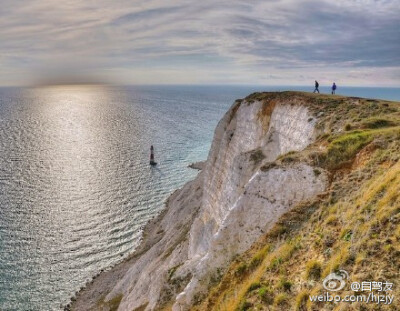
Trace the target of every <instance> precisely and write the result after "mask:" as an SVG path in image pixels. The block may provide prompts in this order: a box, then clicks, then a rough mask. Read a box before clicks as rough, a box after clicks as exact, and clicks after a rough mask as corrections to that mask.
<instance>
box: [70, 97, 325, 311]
mask: <svg viewBox="0 0 400 311" xmlns="http://www.w3.org/2000/svg"><path fill="white" fill-rule="evenodd" d="M276 94H279V93H276ZM291 98H292V97H290V96H285V97H280V96H278V95H276V96H274V95H273V94H271V96H270V97H269V98H268V100H265V101H252V100H241V101H237V102H235V104H234V105H233V106H232V107H231V108H230V110H229V111H228V112H227V113H226V114H225V116H224V117H223V119H222V120H221V121H220V122H219V124H218V126H217V128H216V131H215V135H214V140H213V143H212V146H211V150H210V152H209V155H208V159H207V162H206V165H205V167H204V169H203V170H202V171H201V172H200V173H199V175H198V176H197V178H196V179H195V180H194V181H192V182H190V183H188V184H186V185H185V186H184V187H183V188H182V189H180V190H178V191H176V192H175V193H174V194H173V195H172V196H171V197H170V198H169V200H168V202H167V207H166V210H165V211H164V212H163V213H162V215H160V216H159V217H158V218H157V220H155V221H153V222H152V223H151V224H149V225H148V227H147V229H146V232H145V236H144V241H143V244H142V246H141V247H140V248H139V250H138V251H137V252H138V253H137V254H136V256H134V257H132V258H131V259H130V260H129V261H127V262H124V263H123V264H121V265H120V266H117V267H115V268H113V269H112V270H110V271H108V272H106V273H104V275H101V276H100V277H99V278H98V279H96V280H95V281H94V282H93V283H92V284H91V285H89V286H88V287H87V288H86V289H85V290H83V291H82V292H81V293H80V294H79V295H78V297H77V298H78V299H77V301H76V302H74V303H73V305H72V309H73V310H90V309H93V310H109V306H110V304H111V302H113V301H115V300H116V298H118V299H117V300H118V303H119V306H118V310H121V311H133V310H159V309H162V308H164V307H167V306H168V307H169V308H171V306H172V309H173V310H174V311H181V310H188V309H190V306H191V305H192V304H193V303H195V302H196V300H197V299H198V297H201V295H202V294H204V293H206V291H207V290H208V287H209V284H210V282H211V281H212V278H215V276H216V275H217V274H220V273H222V272H223V271H224V269H225V268H226V267H227V265H228V264H229V263H230V262H231V260H232V259H233V258H234V256H235V255H237V254H240V253H243V252H244V251H246V250H247V249H248V248H249V247H250V246H251V245H252V244H253V243H254V242H255V241H256V240H257V239H258V238H259V237H260V236H261V235H262V234H264V233H266V232H267V231H268V230H269V229H270V228H271V226H272V225H273V224H274V223H276V222H277V221H278V219H279V217H280V216H281V215H282V214H284V213H285V212H287V211H288V210H290V209H291V208H293V207H295V206H296V205H297V204H299V203H301V202H303V201H305V200H310V199H312V198H314V197H316V196H317V195H318V194H320V193H322V192H324V191H325V189H326V188H327V186H328V178H327V174H326V173H325V172H324V171H323V170H320V171H319V173H318V174H316V173H315V169H314V168H313V167H312V166H310V165H309V164H307V163H303V162H300V163H299V162H293V163H284V164H280V165H270V163H272V162H274V161H275V160H276V159H277V158H278V157H279V156H281V155H284V154H286V153H288V152H290V151H300V150H303V149H304V148H306V147H307V146H308V145H310V144H311V143H312V142H314V141H315V139H316V136H317V132H316V129H315V124H316V122H317V118H316V116H314V115H313V114H312V113H311V112H310V111H309V108H308V106H307V105H306V104H305V102H304V101H306V99H304V100H303V99H302V98H301V96H297V97H295V96H293V98H292V99H291Z"/></svg>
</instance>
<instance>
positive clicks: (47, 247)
mask: <svg viewBox="0 0 400 311" xmlns="http://www.w3.org/2000/svg"><path fill="white" fill-rule="evenodd" d="M286 89H298V90H309V88H304V87H292V88H289V87H251V86H230V87H227V86H213V87H207V86H142V87H94V86H93V87H89V86H69V87H49V88H31V89H22V88H0V310H58V309H59V308H60V305H63V304H66V303H67V302H68V299H69V297H70V296H71V295H73V294H74V292H75V291H77V290H78V289H79V288H80V287H81V286H82V285H84V283H85V282H86V281H87V280H89V279H90V278H91V277H92V276H93V275H95V274H96V273H98V272H99V271H100V269H103V268H106V267H109V266H110V265H114V264H116V263H117V262H119V261H120V260H122V259H123V258H124V257H126V256H127V255H128V254H129V253H130V252H132V251H133V250H134V248H135V247H136V246H137V243H138V242H139V238H140V230H141V228H142V227H143V225H144V224H145V223H146V222H147V221H148V220H149V219H150V218H152V217H154V216H155V215H156V214H157V213H158V212H159V211H160V209H161V208H162V207H163V202H164V200H165V199H166V198H167V197H168V195H169V194H170V193H171V192H172V191H173V190H174V189H176V188H178V187H180V186H182V185H183V184H184V183H185V182H186V181H188V180H190V179H192V178H193V177H194V176H195V175H196V174H197V172H196V171H194V170H191V169H188V168H187V165H188V164H190V163H191V162H195V161H199V160H204V159H205V158H206V157H207V153H208V149H209V147H210V144H211V139H212V135H213V131H214V128H215V126H216V124H217V122H218V120H219V119H220V118H221V117H222V115H223V114H224V113H225V111H226V110H227V109H228V108H229V107H230V105H231V104H232V102H233V101H234V100H235V99H236V98H240V97H244V96H246V95H247V94H249V93H250V92H253V91H263V90H286ZM321 90H322V91H323V90H324V88H322V89H321ZM341 92H342V93H343V94H346V95H352V96H365V97H377V98H386V99H393V100H400V90H399V89H363V88H358V89H357V88H339V90H338V93H341ZM151 144H153V145H154V146H155V151H156V160H157V161H158V163H159V165H158V166H157V167H155V168H151V167H149V165H148V158H149V147H150V145H151Z"/></svg>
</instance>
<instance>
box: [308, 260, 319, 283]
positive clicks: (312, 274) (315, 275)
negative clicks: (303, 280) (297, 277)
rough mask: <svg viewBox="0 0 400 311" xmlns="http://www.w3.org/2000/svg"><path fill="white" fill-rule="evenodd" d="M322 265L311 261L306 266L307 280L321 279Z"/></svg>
mask: <svg viewBox="0 0 400 311" xmlns="http://www.w3.org/2000/svg"><path fill="white" fill-rule="evenodd" d="M321 270H322V268H321V264H320V263H319V262H318V261H314V260H312V261H309V262H308V263H307V265H306V275H307V279H309V280H315V281H318V280H319V279H320V278H321Z"/></svg>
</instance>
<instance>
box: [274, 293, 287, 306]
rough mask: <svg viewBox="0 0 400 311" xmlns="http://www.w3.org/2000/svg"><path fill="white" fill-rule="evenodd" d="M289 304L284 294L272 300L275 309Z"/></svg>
mask: <svg viewBox="0 0 400 311" xmlns="http://www.w3.org/2000/svg"><path fill="white" fill-rule="evenodd" d="M288 304H289V298H288V296H287V295H286V294H282V293H281V294H279V295H277V296H276V297H275V299H274V305H275V306H277V307H281V308H282V307H284V306H288Z"/></svg>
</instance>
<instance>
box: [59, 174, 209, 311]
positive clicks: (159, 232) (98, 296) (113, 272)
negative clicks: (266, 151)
mask: <svg viewBox="0 0 400 311" xmlns="http://www.w3.org/2000/svg"><path fill="white" fill-rule="evenodd" d="M200 176H201V172H200V173H199V174H198V175H197V176H196V177H195V178H194V179H192V180H190V181H188V182H186V183H185V184H184V185H183V186H182V187H181V188H178V189H176V190H174V191H173V192H172V193H171V194H170V195H169V197H168V198H167V199H166V200H165V202H164V208H163V209H162V210H161V211H160V213H159V214H158V215H156V216H155V217H154V218H152V219H151V220H150V221H149V222H148V223H147V224H146V225H145V226H144V228H143V233H142V237H141V239H140V242H139V245H138V247H137V248H136V249H135V250H134V251H133V252H132V253H131V254H130V255H128V257H127V258H125V259H123V260H122V261H121V262H118V263H116V264H115V265H113V266H110V267H108V268H105V269H102V270H100V272H99V273H97V274H96V275H95V276H93V278H92V279H91V281H89V282H87V283H86V284H85V285H84V286H83V287H81V288H80V289H79V290H78V291H77V292H76V294H75V295H74V296H72V297H71V298H70V302H69V303H68V304H67V305H65V306H62V310H64V311H72V310H73V311H87V310H94V309H93V307H94V306H96V310H98V308H99V310H103V309H102V307H101V306H102V305H103V304H106V305H108V304H109V303H110V302H109V301H104V299H105V298H106V296H107V294H108V293H110V292H111V290H112V289H113V288H114V287H115V285H116V283H117V282H118V281H119V280H121V279H122V277H123V276H124V275H125V274H126V273H127V272H128V270H129V268H130V267H132V266H133V265H134V264H135V263H137V262H138V260H140V259H141V258H142V256H143V255H145V254H146V253H147V252H149V251H151V249H152V248H153V247H157V244H158V243H159V242H162V241H161V240H163V239H164V238H166V239H167V240H173V239H174V238H173V237H171V236H169V235H168V233H166V232H165V231H164V230H163V227H162V224H163V222H164V221H167V222H168V221H169V222H170V220H169V219H166V218H169V217H171V216H173V217H174V218H175V215H171V214H174V213H176V212H178V213H179V212H182V211H176V209H177V208H179V207H180V206H179V204H177V202H176V201H178V202H179V201H180V199H179V198H178V196H179V197H181V196H182V195H183V196H188V195H187V193H188V191H189V192H193V193H195V194H196V193H197V192H198V191H199V190H200V191H201V190H202V189H201V187H200V183H199V181H200V180H201V177H200ZM194 189H196V190H194ZM197 196H198V195H197ZM189 197H190V196H189ZM199 208H200V205H199V204H198V206H197V207H194V208H191V209H188V210H187V211H184V213H183V214H184V216H187V215H189V216H190V217H189V218H190V219H189V222H190V223H185V224H184V226H185V227H187V226H188V227H190V225H191V221H192V220H193V219H194V217H195V216H196V215H197V211H198V209H199ZM182 218H183V217H177V223H178V222H179V220H182ZM174 220H175V219H174ZM174 229H175V233H174V234H173V235H172V236H175V239H176V236H178V234H177V233H180V231H181V229H182V228H181V224H177V225H176V226H175V228H174ZM179 243H182V240H181V237H180V236H179V237H178V242H177V244H179ZM164 246H165V245H164ZM176 247H179V245H177V246H176ZM111 303H112V302H111ZM118 303H119V301H118ZM105 310H108V309H107V308H106V309H105Z"/></svg>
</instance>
